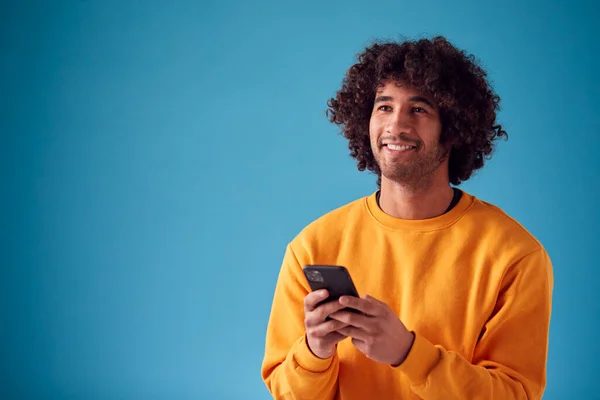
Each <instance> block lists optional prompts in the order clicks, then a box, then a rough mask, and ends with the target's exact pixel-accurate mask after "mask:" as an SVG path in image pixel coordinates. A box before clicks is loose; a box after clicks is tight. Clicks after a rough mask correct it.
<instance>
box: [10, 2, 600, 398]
mask: <svg viewBox="0 0 600 400" xmlns="http://www.w3.org/2000/svg"><path fill="white" fill-rule="evenodd" d="M170 3H171V4H169V2H167V1H145V2H142V1H128V2H118V1H84V0H81V1H71V2H58V1H52V2H50V1H49V2H46V3H34V2H29V1H23V2H18V1H12V2H10V1H9V2H6V1H5V2H2V9H1V12H0V40H1V42H0V45H1V53H0V54H1V58H0V60H1V61H0V112H1V116H2V118H1V119H0V131H1V133H2V135H1V140H2V142H1V145H0V149H1V152H2V153H1V154H0V156H1V157H0V163H1V168H0V173H1V177H2V192H1V193H2V194H1V196H2V197H1V201H2V207H1V211H0V217H1V219H0V234H1V237H0V239H1V243H2V253H1V258H0V262H1V263H2V268H1V276H0V285H1V286H0V289H1V290H0V296H1V297H0V301H1V303H0V304H1V314H0V324H1V325H0V327H1V329H0V343H1V353H0V366H1V370H0V379H1V381H0V384H1V386H0V387H1V390H0V397H2V398H6V399H9V398H10V399H21V398H31V399H141V398H148V399H149V398H152V399H191V398H201V399H242V398H243V399H268V398H270V397H269V395H268V393H267V391H266V388H265V386H264V384H263V382H262V380H261V379H260V363H261V361H262V355H263V353H262V352H263V344H264V330H265V326H266V322H267V318H268V314H269V309H270V304H271V296H272V293H273V289H274V284H275V279H276V277H277V273H278V270H279V267H280V263H281V258H282V256H283V251H284V247H285V245H286V243H287V242H288V241H289V240H290V239H291V238H292V237H293V236H294V235H295V234H296V233H297V232H298V231H299V230H300V229H301V228H302V227H303V226H305V225H306V224H307V223H309V222H310V221H312V220H313V219H315V218H316V217H318V216H320V215H321V214H323V213H325V212H327V211H329V210H331V209H333V208H335V207H338V206H341V205H342V204H345V203H347V202H349V201H351V200H354V199H355V198H357V197H360V196H364V195H367V194H370V193H371V192H372V191H373V190H375V178H374V177H373V176H372V175H370V174H368V173H360V172H358V171H357V169H356V167H355V162H354V161H353V160H352V159H350V157H349V156H348V151H347V148H346V142H345V141H344V140H343V138H342V137H341V136H340V135H339V133H338V129H337V127H335V126H332V125H331V124H329V123H328V122H327V119H326V117H325V114H324V111H325V108H326V101H327V99H328V98H329V97H330V96H332V95H334V93H335V91H336V89H337V88H338V87H339V84H340V83H341V80H342V77H343V74H344V73H345V71H346V69H347V68H348V67H349V66H350V65H351V64H352V63H353V62H354V61H355V54H356V53H358V52H359V51H361V50H362V49H363V48H364V46H366V45H368V44H369V43H370V40H371V39H374V38H388V39H400V38H401V35H405V36H407V37H409V38H415V37H420V36H431V35H434V34H442V35H445V36H447V37H448V38H449V39H450V40H451V41H453V43H455V44H456V45H458V46H459V47H461V48H465V49H467V50H468V51H469V52H472V53H474V54H475V55H476V56H477V57H478V58H479V59H480V60H481V62H482V64H483V65H484V67H485V68H487V69H488V71H489V73H490V78H491V80H492V81H493V83H494V87H495V89H496V90H497V91H498V93H499V94H500V95H501V97H502V106H503V109H502V112H501V113H500V115H499V118H500V122H502V123H503V124H504V125H505V127H506V129H507V130H508V132H509V135H510V138H509V140H508V141H507V142H500V143H499V145H498V148H497V152H496V154H495V156H494V158H493V159H492V161H491V162H489V163H488V164H487V165H486V167H485V168H484V169H483V170H482V171H481V172H479V173H478V174H477V176H476V177H474V178H473V179H472V180H470V181H468V182H467V183H466V184H464V185H463V188H464V189H465V190H468V191H470V192H472V193H473V194H475V195H477V196H478V197H480V198H482V199H484V200H486V201H490V202H492V203H495V204H497V205H498V206H500V207H502V208H503V209H504V210H506V211H507V212H508V213H509V214H510V215H512V216H513V217H515V218H516V219H517V220H519V221H520V222H521V223H522V224H523V225H524V226H525V227H526V228H527V229H529V230H530V231H531V232H532V233H533V234H534V235H535V236H537V237H538V238H539V239H540V240H541V241H542V243H543V244H544V245H545V246H546V248H547V250H548V251H549V253H550V256H551V257H552V260H553V262H554V268H555V279H556V287H555V296H554V312H553V319H552V327H551V347H550V354H549V362H548V386H547V390H546V396H545V398H547V399H565V398H586V399H591V398H598V397H594V396H598V394H596V393H595V392H596V391H595V383H596V382H595V380H596V379H597V378H598V377H599V374H598V371H597V369H596V367H597V360H598V358H599V357H600V344H599V341H598V339H597V338H598V324H597V322H598V317H600V307H599V305H598V303H599V301H600V295H599V294H598V279H599V277H600V274H599V273H598V262H597V256H596V255H595V254H594V253H595V250H597V246H598V239H599V238H600V234H599V228H598V227H599V223H600V218H599V217H600V212H599V211H598V209H599V207H598V206H599V205H600V201H599V200H600V195H599V191H598V190H597V188H598V185H599V184H600V173H599V171H600V168H599V167H600V165H599V161H598V158H597V151H598V145H599V144H600V140H599V139H598V138H599V134H600V123H599V120H598V118H597V113H598V110H599V109H600V101H599V100H598V99H599V98H600V85H599V83H598V78H597V71H598V65H599V61H600V60H599V56H598V54H599V53H600V46H599V45H598V38H599V37H600V29H599V28H598V25H599V19H600V18H599V15H600V6H599V5H598V2H595V4H594V2H592V1H590V2H583V1H569V2H567V1H562V2H542V1H540V2H531V1H529V2H527V1H526V2H523V1H508V2H504V3H503V4H502V5H487V4H486V5H482V3H483V2H480V1H459V2H446V1H441V0H438V1H429V2H414V1H395V2H391V1H378V2H365V1H355V2H350V1H345V2H330V1H319V2H317V1H315V2H307V1H302V2H280V1H273V2H264V1H263V2H258V1H252V2H244V1H238V2H225V1H204V2H201V1H197V2H186V1H174V2H170Z"/></svg>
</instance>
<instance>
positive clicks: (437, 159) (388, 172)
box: [375, 144, 449, 191]
mask: <svg viewBox="0 0 600 400" xmlns="http://www.w3.org/2000/svg"><path fill="white" fill-rule="evenodd" d="M383 151H384V149H382V148H380V149H379V152H378V153H377V154H376V157H375V161H376V162H377V165H378V166H379V169H380V171H381V175H382V176H383V177H385V178H386V179H388V180H390V181H393V182H395V183H398V184H400V185H402V186H403V187H405V188H406V189H409V190H411V191H419V190H423V189H426V188H428V187H429V186H430V185H431V183H432V180H433V177H434V176H435V173H436V171H437V170H438V168H440V165H441V164H442V163H443V162H444V160H445V159H446V157H447V156H448V153H449V152H448V151H447V150H446V149H445V148H444V147H443V146H442V145H441V144H439V145H437V146H436V147H435V148H434V149H430V150H429V151H428V152H427V153H421V154H417V155H416V156H417V157H413V159H412V160H408V162H406V163H402V162H396V163H390V162H386V161H385V160H384V159H383V155H382V152H383Z"/></svg>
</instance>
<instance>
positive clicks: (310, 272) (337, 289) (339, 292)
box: [303, 265, 359, 312]
mask: <svg viewBox="0 0 600 400" xmlns="http://www.w3.org/2000/svg"><path fill="white" fill-rule="evenodd" d="M303 271H304V276H306V280H307V281H308V284H309V285H310V288H311V290H312V291H313V292H314V291H316V290H320V289H327V291H328V292H329V297H328V298H326V299H325V300H322V301H321V302H320V303H319V304H322V303H327V302H330V301H332V300H337V299H339V298H340V297H342V296H354V297H359V295H358V291H357V290H356V286H355V285H354V282H353V281H352V278H351V277H350V273H349V272H348V270H347V269H346V267H343V266H340V265H306V266H304V268H303ZM348 310H349V311H354V312H358V311H356V310H353V309H351V308H348Z"/></svg>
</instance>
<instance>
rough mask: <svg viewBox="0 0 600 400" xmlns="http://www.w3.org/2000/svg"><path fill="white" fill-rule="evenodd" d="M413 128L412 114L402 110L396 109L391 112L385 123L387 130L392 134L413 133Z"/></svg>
mask: <svg viewBox="0 0 600 400" xmlns="http://www.w3.org/2000/svg"><path fill="white" fill-rule="evenodd" d="M412 130H413V121H412V115H411V114H409V113H406V112H404V111H402V110H395V111H394V112H393V113H390V114H389V117H388V119H387V121H386V124H385V131H386V132H387V133H390V134H392V135H400V134H402V133H411V132H412Z"/></svg>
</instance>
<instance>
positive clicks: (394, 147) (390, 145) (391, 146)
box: [387, 144, 414, 150]
mask: <svg viewBox="0 0 600 400" xmlns="http://www.w3.org/2000/svg"><path fill="white" fill-rule="evenodd" d="M387 147H388V148H389V149H391V150H410V149H412V148H414V146H405V145H396V144H388V145H387Z"/></svg>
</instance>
